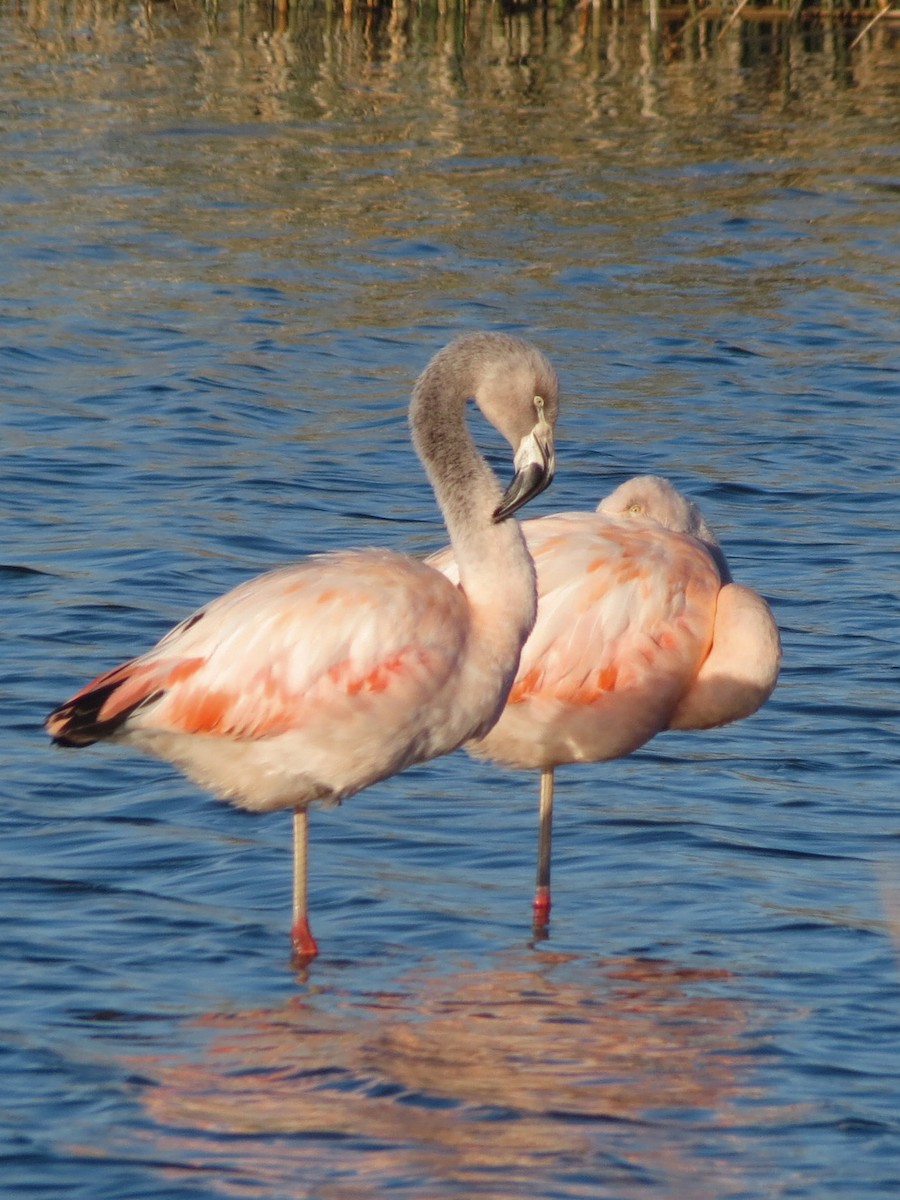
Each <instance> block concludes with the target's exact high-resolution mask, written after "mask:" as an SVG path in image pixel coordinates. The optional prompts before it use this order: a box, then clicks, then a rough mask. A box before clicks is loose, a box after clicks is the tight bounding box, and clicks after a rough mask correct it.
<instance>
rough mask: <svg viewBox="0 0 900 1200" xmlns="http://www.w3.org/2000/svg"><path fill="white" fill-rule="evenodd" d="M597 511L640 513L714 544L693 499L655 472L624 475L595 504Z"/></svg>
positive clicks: (667, 526)
mask: <svg viewBox="0 0 900 1200" xmlns="http://www.w3.org/2000/svg"><path fill="white" fill-rule="evenodd" d="M597 512H602V513H607V514H608V515H609V516H613V517H644V518H645V519H646V520H648V521H656V523H657V524H658V525H662V526H663V528H664V529H671V530H672V531H673V532H674V533H689V534H690V535H691V537H695V538H698V539H699V540H700V541H702V542H714V543H716V544H718V542H717V539H716V536H715V534H714V533H713V532H712V530H711V529H710V527H709V526H708V525H707V523H706V521H705V520H704V519H703V514H702V513H701V511H700V509H699V508H698V507H697V505H696V504H695V503H694V502H693V500H688V498H687V496H683V495H682V494H681V492H679V491H678V489H677V488H675V487H673V486H672V484H671V483H669V481H668V479H662V478H661V477H660V476H659V475H635V476H634V477H633V478H632V479H626V481H625V482H624V483H623V484H620V485H619V487H617V488H616V490H615V491H614V492H610V494H609V495H608V496H606V497H604V499H603V500H601V501H600V503H599V504H598V505H597Z"/></svg>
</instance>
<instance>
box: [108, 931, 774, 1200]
mask: <svg viewBox="0 0 900 1200" xmlns="http://www.w3.org/2000/svg"><path fill="white" fill-rule="evenodd" d="M711 983H715V984H716V991H717V992H718V993H719V994H717V995H706V994H704V991H705V990H709V989H708V985H710V984H711ZM728 983H729V976H728V974H727V973H725V972H716V971H698V970H688V969H683V968H677V967H675V966H673V965H672V964H670V963H666V962H659V961H645V960H639V959H626V960H621V961H617V962H606V963H601V964H598V965H597V966H596V967H594V968H586V967H585V966H584V964H583V963H580V962H577V961H574V960H573V961H569V960H567V959H566V958H565V957H563V956H551V955H545V954H542V955H541V956H540V965H539V966H536V965H535V960H524V959H522V960H518V961H517V962H515V963H513V964H511V965H508V966H500V967H497V968H495V969H490V970H487V969H484V970H480V969H478V970H477V969H472V970H467V971H460V972H457V973H455V974H450V975H447V974H444V975H441V974H438V973H436V972H431V971H429V970H427V969H420V970H418V971H416V972H414V973H411V974H410V975H409V976H407V977H405V978H403V979H401V980H399V981H398V983H397V987H396V990H395V991H392V992H391V993H381V994H376V995H371V996H369V997H365V998H362V999H361V998H359V997H347V996H341V995H337V994H335V995H332V996H330V997H329V996H326V995H323V994H317V995H315V996H312V997H297V998H295V999H293V1000H291V1001H289V1002H288V1003H286V1004H285V1005H283V1006H282V1007H281V1008H279V1009H277V1010H272V1011H257V1012H246V1013H238V1014H234V1015H231V1016H218V1015H213V1016H210V1017H209V1018H208V1019H207V1020H206V1021H205V1022H204V1024H206V1025H208V1026H209V1027H210V1028H212V1029H213V1030H215V1033H214V1036H213V1038H212V1041H211V1042H210V1044H209V1046H208V1048H207V1051H206V1053H205V1055H204V1057H203V1058H202V1060H200V1061H195V1062H185V1061H180V1060H178V1059H176V1058H174V1057H172V1058H166V1057H163V1056H153V1057H143V1058H140V1059H136V1060H132V1061H131V1062H130V1063H129V1064H128V1065H129V1067H130V1068H132V1069H133V1070H135V1071H138V1072H139V1073H140V1074H141V1075H142V1076H143V1077H144V1078H149V1079H151V1080H152V1084H151V1085H150V1086H148V1087H147V1088H146V1090H145V1092H144V1094H143V1103H144V1105H145V1107H146V1111H147V1113H148V1115H149V1116H150V1117H151V1118H152V1119H153V1121H154V1122H155V1125H156V1128H155V1129H154V1130H153V1131H152V1133H151V1135H150V1136H152V1138H153V1140H154V1143H155V1149H156V1151H157V1152H158V1153H159V1154H160V1155H161V1156H164V1158H165V1160H166V1161H167V1162H168V1163H178V1164H183V1169H185V1170H190V1169H197V1168H198V1167H201V1168H205V1169H212V1170H213V1171H215V1172H216V1183H217V1187H218V1188H219V1189H220V1190H221V1189H222V1188H224V1189H225V1190H226V1191H233V1192H234V1194H235V1195H246V1196H271V1195H273V1194H277V1195H278V1196H279V1197H281V1196H284V1195H293V1194H298V1195H301V1194H302V1195H305V1194H307V1193H306V1192H300V1193H295V1192H294V1191H291V1190H290V1189H291V1187H292V1184H291V1181H292V1180H296V1179H298V1178H302V1179H304V1180H306V1181H307V1184H310V1185H311V1184H312V1183H314V1184H315V1194H316V1196H317V1197H322V1198H323V1200H331V1198H347V1200H355V1198H356V1197H360V1198H362V1197H369V1196H372V1197H375V1196H383V1195H384V1194H385V1191H384V1188H385V1187H388V1186H391V1181H392V1180H393V1181H396V1180H398V1179H402V1180H404V1181H405V1182H404V1190H403V1195H404V1196H414V1197H417V1198H425V1197H428V1198H429V1200H433V1198H434V1197H435V1196H437V1195H440V1194H444V1189H446V1188H450V1191H451V1194H453V1195H466V1194H468V1193H467V1191H466V1189H474V1190H477V1192H478V1194H481V1195H489V1196H491V1197H492V1198H500V1197H504V1196H507V1195H509V1196H521V1195H528V1194H539V1193H540V1191H541V1188H542V1186H543V1185H542V1182H541V1181H544V1183H546V1184H547V1186H548V1187H549V1186H550V1184H551V1183H552V1182H553V1181H554V1180H557V1179H558V1178H559V1177H560V1176H561V1175H563V1176H565V1177H567V1178H569V1177H570V1176H571V1173H572V1172H575V1173H576V1176H577V1178H578V1179H581V1180H582V1182H581V1183H576V1184H574V1185H572V1187H571V1188H569V1190H566V1191H565V1194H566V1195H573V1196H578V1195H585V1196H597V1195H606V1194H607V1192H606V1191H605V1190H602V1189H605V1188H607V1187H611V1188H614V1191H613V1192H611V1193H610V1194H616V1195H619V1196H623V1197H624V1196H628V1195H629V1194H630V1191H631V1189H632V1188H634V1189H635V1194H638V1193H641V1194H643V1193H644V1192H645V1190H646V1188H647V1185H648V1181H649V1182H655V1183H658V1184H665V1186H666V1188H667V1189H668V1190H667V1193H666V1194H667V1196H681V1195H683V1196H685V1197H691V1200H704V1198H705V1197H707V1196H708V1197H710V1198H712V1197H714V1196H721V1195H722V1194H723V1193H722V1187H723V1184H724V1183H725V1181H726V1176H727V1177H728V1181H729V1182H730V1183H733V1182H734V1180H733V1178H732V1176H733V1174H734V1170H735V1167H734V1165H733V1163H734V1161H736V1160H735V1159H733V1158H732V1157H731V1156H729V1155H728V1154H726V1153H724V1147H726V1146H727V1142H728V1138H729V1131H730V1130H731V1129H732V1127H733V1126H734V1125H735V1124H736V1123H737V1121H738V1120H739V1119H745V1118H744V1117H742V1116H739V1114H738V1109H737V1105H736V1101H737V1099H738V1097H741V1098H742V1099H743V1100H748V1099H749V1100H753V1101H754V1110H753V1112H754V1117H753V1119H754V1120H755V1121H758V1120H759V1119H760V1118H761V1116H762V1111H761V1108H760V1107H758V1104H759V1097H757V1096H755V1095H754V1094H753V1092H752V1089H751V1087H750V1086H749V1084H748V1081H747V1079H746V1077H744V1078H742V1075H745V1073H746V1066H745V1062H746V1061H747V1060H746V1059H745V1058H744V1056H743V1051H744V1050H745V1049H746V1046H747V1041H746V1035H747V1034H748V1032H749V1029H748V1014H747V1008H746V1006H745V1004H744V1003H743V1002H742V1001H741V1000H740V999H738V998H735V997H732V996H730V995H727V994H726V995H724V996H723V995H722V994H721V993H722V991H723V986H724V985H727V984H728ZM213 1135H215V1136H213ZM223 1135H225V1136H223ZM228 1135H231V1136H228ZM700 1146H702V1147H703V1157H702V1158H698V1157H695V1155H696V1154H697V1152H698V1147H700ZM719 1146H722V1147H723V1153H722V1155H721V1157H720V1155H719V1154H718V1153H717V1148H718V1147H719ZM180 1169H181V1168H179V1167H173V1168H172V1170H174V1171H176V1172H178V1171H179V1170H180ZM723 1173H724V1174H723ZM567 1187H569V1185H568V1184H567ZM572 1188H574V1190H572ZM285 1189H288V1190H287V1191H285ZM486 1189H487V1190H486ZM523 1189H524V1190H523ZM529 1189H530V1190H529ZM579 1189H583V1190H579Z"/></svg>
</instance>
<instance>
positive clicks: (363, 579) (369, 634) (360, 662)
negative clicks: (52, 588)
mask: <svg viewBox="0 0 900 1200" xmlns="http://www.w3.org/2000/svg"><path fill="white" fill-rule="evenodd" d="M466 638H467V618H466V608H465V602H464V599H463V597H462V596H461V594H460V593H459V591H458V590H457V589H456V588H454V587H452V586H451V585H449V584H448V583H447V581H446V580H445V579H444V578H443V576H441V575H440V574H438V573H437V572H435V571H433V570H431V569H430V568H428V567H426V566H424V565H423V564H422V563H419V562H416V560H414V559H409V558H406V557H405V556H401V555H397V554H393V553H391V552H390V551H357V552H352V551H351V552H346V553H342V554H330V555H323V556H321V557H318V558H311V559H309V560H307V561H306V562H304V563H302V564H300V565H297V566H293V567H287V568H284V569H282V570H278V571H273V572H271V573H269V574H266V575H262V576H259V577H257V578H256V579H252V580H249V581H248V582H247V583H245V584H242V585H241V586H239V587H237V588H235V589H234V590H233V591H231V592H229V593H227V594H226V595H224V596H222V597H220V598H219V599H217V600H215V601H213V602H212V603H211V604H209V605H208V606H207V607H206V608H204V609H201V610H200V611H199V612H197V613H194V614H193V615H192V616H191V617H189V618H188V619H187V620H185V621H183V622H182V623H181V624H180V625H178V626H176V627H175V628H174V629H173V630H172V631H171V632H170V633H169V634H167V635H166V636H165V637H164V638H163V639H162V640H161V641H160V642H159V643H158V644H157V645H156V646H155V647H154V648H153V649H152V650H150V651H149V652H148V653H147V654H144V655H141V656H140V657H138V658H135V659H132V660H130V661H129V662H127V663H124V664H123V665H122V666H120V667H116V668H114V669H113V670H112V671H109V672H107V673H105V674H104V675H101V676H99V677H98V678H97V679H95V680H93V681H92V682H91V683H89V684H88V685H87V686H86V687H84V688H82V690H81V691H80V692H79V693H77V695H76V696H74V697H73V698H72V699H71V700H70V701H68V702H67V703H66V704H65V705H62V706H61V707H60V708H59V709H57V710H56V711H55V712H54V713H53V714H51V717H50V718H49V720H48V729H49V731H50V733H51V734H52V735H53V736H54V737H55V738H56V740H57V741H59V742H61V743H63V744H74V745H85V744H88V743H89V742H91V741H95V740H97V738H99V737H103V736H109V735H111V734H117V735H118V736H128V735H132V734H136V733H138V732H142V733H148V732H157V733H172V734H174V733H177V734H191V735H197V734H200V735H204V734H205V735H210V736H212V737H217V738H222V739H231V740H236V741H248V740H264V739H271V738H277V737H279V736H281V735H285V734H289V733H298V732H302V731H304V730H306V729H315V730H317V731H321V730H323V729H325V727H326V726H327V721H326V720H325V718H326V716H329V717H330V718H331V719H332V720H340V719H341V717H343V718H344V720H345V721H348V722H350V723H351V724H353V723H354V721H355V724H356V731H355V732H356V735H361V734H362V733H364V732H365V730H364V725H365V719H366V718H368V719H369V720H370V722H371V723H374V724H377V725H378V726H379V735H380V737H381V738H382V739H384V738H386V737H387V738H389V737H390V734H391V731H392V729H394V728H395V727H396V726H397V725H398V724H403V725H404V726H408V725H410V723H413V724H415V721H416V720H417V719H419V718H418V716H417V714H418V713H419V711H420V709H421V706H422V704H423V703H424V702H425V701H426V700H427V701H430V700H432V699H433V698H434V697H435V696H439V695H440V692H441V690H442V689H444V688H446V687H447V686H448V685H449V683H450V682H451V681H452V679H453V677H454V673H455V672H456V671H457V670H458V664H459V661H460V659H461V657H462V655H463V653H464V649H465V645H466ZM462 736H465V731H464V733H463V734H462V735H461V737H462Z"/></svg>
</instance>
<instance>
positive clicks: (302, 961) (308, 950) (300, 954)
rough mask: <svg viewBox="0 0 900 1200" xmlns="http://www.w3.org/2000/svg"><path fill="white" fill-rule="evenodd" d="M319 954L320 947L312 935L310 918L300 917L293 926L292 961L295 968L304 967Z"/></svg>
mask: <svg viewBox="0 0 900 1200" xmlns="http://www.w3.org/2000/svg"><path fill="white" fill-rule="evenodd" d="M318 953H319V946H318V943H317V942H316V939H315V938H314V937H313V935H312V930H311V929H310V927H309V918H308V917H305V916H303V917H298V918H297V920H296V921H295V922H294V924H293V925H292V926H291V961H292V962H293V964H294V966H297V967H304V966H306V964H307V963H308V962H310V961H311V960H312V959H314V958H315V957H316V955H317V954H318Z"/></svg>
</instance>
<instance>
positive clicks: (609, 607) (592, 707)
mask: <svg viewBox="0 0 900 1200" xmlns="http://www.w3.org/2000/svg"><path fill="white" fill-rule="evenodd" d="M522 528H523V530H524V532H525V537H526V541H527V542H528V548H529V549H530V550H531V553H532V556H533V558H534V562H535V567H536V569H537V575H538V616H537V621H536V622H535V626H534V629H533V630H532V633H531V635H530V637H529V639H528V641H527V642H526V644H525V647H524V649H523V651H522V657H521V660H520V663H519V672H518V675H517V676H516V681H515V683H514V684H513V687H512V690H511V691H510V694H509V699H508V700H507V704H506V708H505V709H504V710H503V714H502V715H501V717H500V719H499V721H498V722H497V723H496V725H494V726H493V728H492V729H491V730H490V731H489V732H488V733H487V734H485V735H483V736H482V737H480V738H476V739H474V740H473V741H472V742H470V743H469V744H468V745H467V747H466V748H467V750H469V751H470V753H472V754H474V755H475V756H476V757H479V758H489V759H492V760H494V761H496V762H500V763H505V764H507V765H508V766H512V767H525V768H538V769H539V770H540V772H541V787H540V818H539V829H540V832H539V840H538V869H537V887H536V891H535V899H534V926H535V930H536V932H539V931H541V930H543V929H545V928H546V926H547V924H548V921H549V916H550V851H551V834H552V820H553V771H554V768H555V767H556V766H558V765H560V764H561V763H571V762H600V761H605V760H607V759H613V758H621V757H624V756H625V755H627V754H630V753H631V752H632V751H633V750H636V749H637V748H638V747H639V746H641V745H643V744H644V743H645V742H647V741H649V739H650V738H652V737H653V736H654V735H655V734H657V733H660V732H661V731H662V730H664V729H707V728H711V727H712V726H716V725H724V724H727V723H729V722H731V721H737V720H739V719H740V718H742V717H746V716H749V715H750V714H751V713H753V712H755V711H756V710H757V709H758V708H759V706H760V705H761V704H762V703H763V702H764V701H765V700H766V699H767V697H768V696H769V695H770V694H771V692H772V689H773V688H774V687H775V681H776V679H777V678H778V670H779V667H780V664H781V643H780V640H779V636H778V628H777V626H776V624H775V621H774V618H773V617H772V613H771V611H770V609H769V606H768V605H767V604H766V602H765V600H763V599H762V597H761V596H759V595H757V594H756V592H754V591H752V590H751V589H750V588H747V587H743V586H742V585H741V584H737V583H733V582H732V580H731V574H730V572H729V570H728V565H727V563H726V561H725V556H724V554H723V553H722V549H721V547H720V546H719V543H718V541H717V540H716V538H715V535H714V534H713V533H712V531H711V530H710V528H709V526H708V525H707V524H706V522H705V521H704V520H703V517H702V515H701V513H700V510H699V509H698V508H697V506H696V504H693V503H692V502H691V501H690V500H687V499H686V498H685V497H684V496H682V495H681V494H680V493H679V492H678V491H676V489H675V488H674V487H672V485H671V484H670V483H668V482H667V481H666V480H664V479H660V478H658V477H657V476H652V475H650V476H639V477H636V478H634V479H631V480H629V481H628V482H627V483H624V484H622V486H621V487H619V488H617V489H616V490H615V491H614V492H613V493H612V494H611V495H610V496H608V497H606V499H604V500H603V501H601V503H600V506H599V508H598V510H597V512H595V513H585V512H575V513H560V514H558V515H556V516H550V517H543V518H540V519H538V520H531V521H525V522H524V523H523V526H522ZM428 561H429V562H430V563H431V565H432V566H435V567H438V568H439V569H440V570H443V571H445V572H446V573H447V575H448V577H449V578H450V579H453V580H456V578H457V571H456V566H455V563H454V560H453V552H452V549H449V548H448V549H446V550H443V551H441V552H440V553H438V554H436V555H433V556H432V557H431V558H430V559H428Z"/></svg>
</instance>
